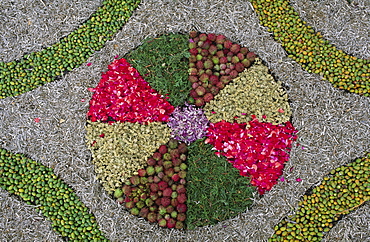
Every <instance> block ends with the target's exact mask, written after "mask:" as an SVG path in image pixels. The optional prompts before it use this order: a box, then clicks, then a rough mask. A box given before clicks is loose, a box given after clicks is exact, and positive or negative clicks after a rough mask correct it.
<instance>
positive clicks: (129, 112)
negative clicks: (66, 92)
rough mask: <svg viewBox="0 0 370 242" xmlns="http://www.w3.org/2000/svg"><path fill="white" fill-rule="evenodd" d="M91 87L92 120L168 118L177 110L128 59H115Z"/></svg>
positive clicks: (89, 114) (156, 119)
mask: <svg viewBox="0 0 370 242" xmlns="http://www.w3.org/2000/svg"><path fill="white" fill-rule="evenodd" d="M92 91H93V92H94V94H93V96H92V98H91V100H90V109H89V111H88V113H87V116H88V118H89V119H90V120H91V121H93V122H96V121H98V120H100V121H103V122H107V121H121V122H131V123H135V122H138V123H145V122H154V121H158V122H166V121H168V118H169V115H170V114H171V113H172V112H173V110H174V107H173V106H172V105H171V104H170V103H169V102H167V101H166V100H165V99H163V98H162V97H161V95H160V94H159V93H158V92H156V91H155V90H154V89H152V88H151V87H150V86H149V84H148V83H147V82H146V81H145V80H144V79H143V78H142V77H141V76H140V74H139V72H138V71H137V70H136V69H135V68H133V67H131V65H130V64H129V63H128V62H127V61H126V60H125V59H117V60H114V61H113V62H112V63H111V64H110V65H109V66H108V71H107V72H105V73H103V75H102V78H101V80H100V82H99V84H98V86H97V87H96V88H94V89H92Z"/></svg>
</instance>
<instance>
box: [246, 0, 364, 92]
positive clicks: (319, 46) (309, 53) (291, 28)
mask: <svg viewBox="0 0 370 242" xmlns="http://www.w3.org/2000/svg"><path fill="white" fill-rule="evenodd" d="M251 3H252V5H253V7H254V9H255V10H256V11H257V13H258V14H259V15H260V16H259V19H260V21H261V23H262V25H264V26H265V27H268V30H269V31H270V32H272V33H273V34H274V39H275V40H276V41H279V42H280V43H281V45H282V46H283V47H284V48H285V50H286V52H287V53H288V56H289V57H290V58H292V59H294V60H295V61H297V62H298V63H299V64H300V65H301V66H302V67H303V68H304V69H305V70H307V71H308V72H312V73H317V74H320V75H322V76H323V78H324V79H325V80H328V81H330V82H331V83H332V84H333V86H334V87H337V88H340V89H344V90H347V91H350V92H353V93H357V94H360V95H364V96H366V97H368V96H370V79H369V78H370V60H366V59H359V58H356V57H354V56H350V55H347V54H345V53H343V51H341V50H338V49H337V48H336V47H335V46H334V45H332V44H330V43H329V41H327V40H324V39H323V38H322V35H321V34H320V32H317V33H315V31H314V30H313V28H312V27H311V26H308V25H307V23H306V22H305V21H302V20H301V19H300V17H299V14H298V13H297V12H296V11H295V10H294V8H293V7H292V6H291V5H290V3H289V1H288V0H276V1H268V0H252V1H251Z"/></svg>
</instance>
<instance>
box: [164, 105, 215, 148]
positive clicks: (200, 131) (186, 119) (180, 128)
mask: <svg viewBox="0 0 370 242" xmlns="http://www.w3.org/2000/svg"><path fill="white" fill-rule="evenodd" d="M167 125H168V126H169V127H170V128H171V129H172V133H171V135H172V137H173V138H174V139H177V140H179V141H182V142H184V143H186V144H190V143H192V142H194V141H195V140H197V139H201V138H203V137H204V136H205V135H206V133H207V128H208V126H209V121H208V119H207V117H206V116H205V114H204V111H203V109H201V108H197V107H195V106H194V105H189V104H188V103H185V106H183V107H177V108H175V110H174V111H173V113H172V114H171V116H170V118H169V120H168V123H167Z"/></svg>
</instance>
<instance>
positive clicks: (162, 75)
mask: <svg viewBox="0 0 370 242" xmlns="http://www.w3.org/2000/svg"><path fill="white" fill-rule="evenodd" d="M188 45H189V36H188V35H183V34H166V35H162V36H159V37H157V38H151V39H147V40H145V41H144V42H143V44H142V45H141V46H139V47H138V48H136V49H135V50H133V51H131V52H130V53H128V54H127V55H126V56H125V57H124V58H125V59H127V60H128V62H130V63H131V65H132V66H133V67H135V68H136V69H137V70H138V71H139V73H140V74H141V75H142V77H143V78H144V79H145V81H147V82H148V83H149V84H150V86H151V87H152V88H153V89H155V90H156V91H158V92H159V93H160V94H162V95H166V94H168V97H170V98H169V99H168V102H170V103H171V104H172V105H173V106H175V107H176V106H179V105H183V104H184V102H185V101H186V100H187V99H188V94H189V91H190V89H191V85H190V82H189V81H188V72H187V70H188V65H189V56H190V53H189V47H188Z"/></svg>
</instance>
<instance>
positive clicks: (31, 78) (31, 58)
mask: <svg viewBox="0 0 370 242" xmlns="http://www.w3.org/2000/svg"><path fill="white" fill-rule="evenodd" d="M139 3H140V0H106V1H104V2H103V5H102V6H101V7H99V8H98V10H97V11H96V12H95V13H94V14H92V15H91V17H90V19H88V20H87V21H86V22H85V23H84V24H82V25H81V27H79V28H78V29H76V30H75V31H73V32H72V33H70V34H69V35H68V36H66V37H64V38H62V39H61V40H60V42H58V43H56V44H54V45H52V46H50V47H48V48H46V49H43V50H42V51H40V52H33V53H31V54H27V55H25V56H24V57H23V59H21V60H17V61H12V62H8V63H5V62H0V98H6V97H9V96H17V95H19V94H22V93H25V92H28V91H31V90H33V89H35V88H37V87H39V86H41V85H43V84H45V83H48V82H51V81H53V80H55V79H58V78H60V77H61V76H62V75H63V74H65V73H66V72H68V71H71V70H72V69H74V68H77V67H79V66H80V65H81V64H82V63H84V62H86V60H87V59H88V58H89V57H90V56H91V55H92V54H93V53H94V52H95V51H98V50H100V49H101V48H103V46H104V44H105V43H106V41H108V40H111V39H112V37H113V35H114V34H115V33H116V32H117V31H118V30H119V29H121V28H122V27H123V25H124V24H125V23H126V22H127V20H128V19H129V18H130V17H131V15H132V13H133V11H134V10H135V9H136V8H137V6H138V5H139Z"/></svg>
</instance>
